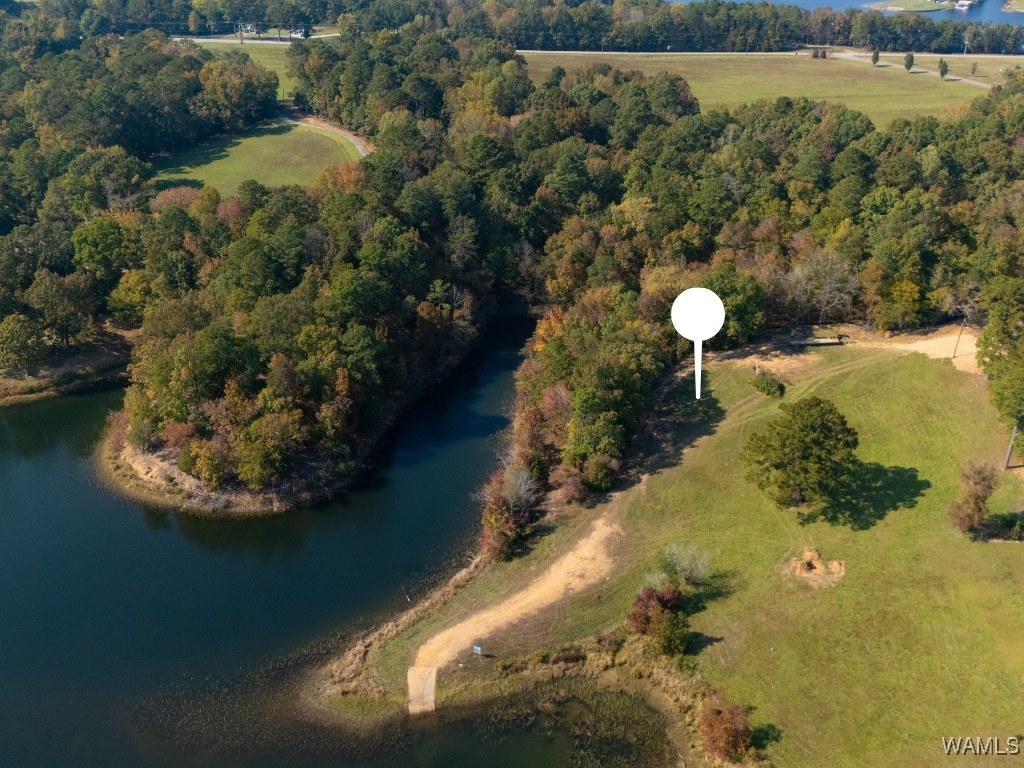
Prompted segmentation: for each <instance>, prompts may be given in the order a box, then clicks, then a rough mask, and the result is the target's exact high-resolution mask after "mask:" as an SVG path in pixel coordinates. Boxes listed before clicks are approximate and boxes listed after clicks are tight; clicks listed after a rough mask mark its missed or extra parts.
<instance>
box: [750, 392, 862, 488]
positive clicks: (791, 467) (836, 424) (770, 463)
mask: <svg viewBox="0 0 1024 768" xmlns="http://www.w3.org/2000/svg"><path fill="white" fill-rule="evenodd" d="M780 409H781V411H782V413H781V414H779V416H777V417H776V418H775V419H772V421H771V422H769V423H768V425H767V426H766V427H765V428H764V429H763V430H761V431H760V432H757V433H755V434H754V435H753V436H751V438H750V440H749V441H748V442H747V445H746V447H745V448H744V451H743V461H744V463H745V464H746V465H747V467H748V473H747V478H748V479H749V480H750V481H751V482H753V483H754V484H755V485H757V486H758V487H759V488H761V489H762V490H763V491H765V492H766V493H768V495H769V496H771V497H772V499H773V500H774V501H775V502H776V503H777V504H778V505H779V506H799V505H801V504H804V503H819V502H823V501H826V500H827V499H829V498H831V497H832V496H833V495H834V494H835V492H836V491H837V490H839V489H840V488H841V487H842V486H843V484H844V482H845V481H846V479H847V478H848V477H849V474H850V472H851V470H852V469H853V468H854V467H855V466H856V464H857V457H856V455H855V454H854V451H855V450H856V448H857V431H856V430H855V429H854V428H853V427H851V426H850V425H849V424H848V423H847V421H846V417H845V416H843V414H841V413H840V412H839V409H838V408H836V406H835V404H834V403H832V402H831V401H829V400H823V399H822V398H820V397H807V398H804V399H803V400H797V401H796V402H793V403H783V404H782V406H781V407H780Z"/></svg>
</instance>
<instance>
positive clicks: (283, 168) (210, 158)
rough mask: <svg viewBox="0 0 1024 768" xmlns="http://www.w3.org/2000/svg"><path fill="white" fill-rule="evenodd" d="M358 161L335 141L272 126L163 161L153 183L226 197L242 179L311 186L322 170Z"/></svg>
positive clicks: (282, 125)
mask: <svg viewBox="0 0 1024 768" xmlns="http://www.w3.org/2000/svg"><path fill="white" fill-rule="evenodd" d="M358 159H359V154H358V153H357V152H356V148H355V147H354V146H353V145H352V144H351V143H349V142H348V141H345V140H344V139H342V138H341V137H338V136H335V135H333V134H330V133H327V132H324V131H319V130H316V129H314V128H309V127H306V126H298V125H293V124H290V123H278V124H275V125H272V126H269V127H266V128H262V129H259V130H257V131H255V132H253V133H250V134H248V135H245V136H231V137H220V138H215V139H211V140H210V141H207V142H204V143H203V144H201V145H200V146H197V147H195V148H194V149H191V150H189V151H187V152H180V153H178V154H176V155H174V156H173V157H169V158H166V159H165V160H163V161H161V162H158V163H157V164H156V170H157V183H158V184H159V185H160V186H162V187H167V186H173V185H175V184H207V185H210V186H213V187H216V188H217V189H218V190H219V191H220V193H221V195H224V196H228V195H232V194H234V193H235V190H236V189H238V185H239V184H241V183H242V182H243V181H245V180H246V179H256V180H257V181H260V182H262V183H263V184H266V185H267V186H270V187H273V186H280V185H284V184H302V185H308V184H312V183H313V182H314V181H316V178H317V176H318V175H319V173H320V171H321V170H322V169H323V168H325V167H326V166H328V165H336V164H338V163H342V162H344V161H346V160H358Z"/></svg>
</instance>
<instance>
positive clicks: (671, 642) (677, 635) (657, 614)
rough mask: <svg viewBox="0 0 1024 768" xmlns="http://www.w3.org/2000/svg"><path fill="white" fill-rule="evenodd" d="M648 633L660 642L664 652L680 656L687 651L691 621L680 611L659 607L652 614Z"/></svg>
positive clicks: (659, 644) (659, 646)
mask: <svg viewBox="0 0 1024 768" xmlns="http://www.w3.org/2000/svg"><path fill="white" fill-rule="evenodd" d="M647 634H648V635H649V636H650V637H651V638H652V639H653V640H654V641H655V642H656V643H657V644H658V648H660V649H661V652H662V653H664V654H667V655H669V656H680V655H682V654H683V653H685V652H686V643H687V640H688V639H689V637H690V622H689V621H688V620H687V619H686V616H685V615H684V614H682V613H681V612H679V611H673V610H668V609H666V608H658V609H656V610H654V611H653V612H652V614H651V618H650V622H649V623H648V626H647Z"/></svg>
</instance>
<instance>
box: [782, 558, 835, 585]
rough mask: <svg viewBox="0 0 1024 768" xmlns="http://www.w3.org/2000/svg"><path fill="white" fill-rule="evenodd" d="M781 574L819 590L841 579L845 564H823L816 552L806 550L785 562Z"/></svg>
mask: <svg viewBox="0 0 1024 768" xmlns="http://www.w3.org/2000/svg"><path fill="white" fill-rule="evenodd" d="M782 572H783V573H785V574H786V575H787V576H794V577H796V578H798V579H800V580H801V581H803V582H804V583H806V584H810V585H811V586H812V587H814V588H815V589H820V588H821V587H831V586H834V585H835V584H836V583H837V582H838V581H839V580H840V579H841V578H843V576H845V575H846V563H845V562H844V561H843V560H829V561H828V562H825V561H824V560H823V559H822V557H821V554H820V553H819V552H818V550H816V549H812V548H808V549H805V550H804V551H803V552H801V553H800V554H799V555H798V556H797V557H792V558H790V559H789V560H787V561H786V564H785V565H784V566H783V567H782Z"/></svg>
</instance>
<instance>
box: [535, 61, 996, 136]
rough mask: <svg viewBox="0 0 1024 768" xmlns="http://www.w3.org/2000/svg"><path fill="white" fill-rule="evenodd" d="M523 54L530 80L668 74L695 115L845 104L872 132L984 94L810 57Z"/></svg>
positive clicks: (921, 77)
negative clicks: (683, 88) (612, 71)
mask: <svg viewBox="0 0 1024 768" xmlns="http://www.w3.org/2000/svg"><path fill="white" fill-rule="evenodd" d="M523 56H524V57H525V58H526V61H527V63H528V64H529V71H530V77H531V78H532V79H533V80H534V82H540V81H542V80H543V79H544V78H545V77H547V75H548V73H549V72H550V71H551V70H552V69H553V68H554V67H555V66H556V65H560V66H562V67H564V68H566V69H573V68H574V67H580V66H585V65H586V64H588V63H590V62H596V61H604V62H607V63H609V64H612V65H613V66H617V67H619V68H620V69H637V70H640V71H641V72H644V73H649V74H653V73H655V72H661V71H667V72H671V73H673V74H678V75H681V76H682V77H684V78H685V79H686V80H687V82H689V84H690V88H691V89H692V90H693V93H694V95H695V96H696V97H697V98H698V99H699V100H700V106H701V110H702V111H706V110H707V109H709V108H710V107H713V106H716V105H723V106H726V107H735V106H739V105H740V104H747V103H750V102H752V101H756V100H757V99H775V98H778V97H779V96H791V97H797V96H807V97H808V98H811V99H816V100H822V101H832V102H838V103H841V104H845V105H847V106H848V107H850V108H851V109H856V110H858V111H859V112H863V113H864V114H865V115H867V116H868V117H870V118H871V120H872V122H874V123H875V125H876V126H877V127H879V128H884V127H885V126H886V125H888V124H889V123H890V122H891V121H892V120H894V119H896V118H899V117H906V118H914V117H918V116H920V115H938V116H941V115H942V114H943V113H944V112H945V111H946V110H949V109H950V108H962V107H963V106H966V105H967V104H969V103H970V102H971V101H972V100H973V99H975V98H977V97H978V96H980V95H982V94H983V93H984V91H983V90H982V89H980V88H978V87H977V86H971V85H967V84H966V83H959V82H942V81H941V80H939V79H938V78H937V77H931V76H928V75H911V74H908V73H907V72H906V71H904V70H903V67H902V65H901V66H899V67H875V68H872V67H871V66H870V62H865V63H861V62H859V61H848V60H843V59H836V58H829V59H825V60H820V59H812V58H811V57H810V55H808V54H806V53H801V54H800V55H796V54H792V55H791V54H784V55H774V54H735V55H699V54H698V55H682V54H680V55H669V54H656V55H652V54H600V53H579V54H576V53H524V54H523ZM922 63H923V62H922ZM969 66H970V65H969V64H968V68H969ZM979 66H980V65H979Z"/></svg>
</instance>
